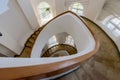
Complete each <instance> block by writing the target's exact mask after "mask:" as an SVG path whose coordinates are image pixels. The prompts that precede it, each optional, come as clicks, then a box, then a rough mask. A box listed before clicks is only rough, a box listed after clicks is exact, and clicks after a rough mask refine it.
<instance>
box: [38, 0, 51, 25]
mask: <svg viewBox="0 0 120 80" xmlns="http://www.w3.org/2000/svg"><path fill="white" fill-rule="evenodd" d="M38 11H39V17H40V19H41V24H42V25H43V24H45V23H46V22H48V21H49V20H50V19H52V18H53V16H52V11H51V8H50V6H49V4H48V3H46V2H41V3H40V4H39V6H38Z"/></svg>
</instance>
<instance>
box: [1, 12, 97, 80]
mask: <svg viewBox="0 0 120 80" xmlns="http://www.w3.org/2000/svg"><path fill="white" fill-rule="evenodd" d="M60 33H67V34H69V35H70V36H72V38H73V40H74V44H73V45H68V44H59V46H63V45H64V46H65V47H67V48H68V46H69V48H71V49H73V53H74V54H72V55H71V54H69V55H67V56H58V57H53V56H54V55H53V54H52V55H49V56H51V57H49V56H47V57H43V54H44V53H46V50H45V52H44V51H43V49H44V48H45V46H46V43H48V40H49V39H50V38H51V37H53V36H54V35H57V34H60ZM35 34H38V36H37V38H36V39H35V43H34V45H31V46H32V50H31V51H30V52H31V55H30V58H1V59H0V61H1V62H0V63H1V64H2V65H0V71H1V73H0V75H1V76H0V77H1V78H3V79H20V78H25V77H31V76H32V77H35V76H37V77H38V76H39V78H48V77H54V76H56V75H59V74H64V73H66V72H69V71H71V70H73V69H76V67H78V66H79V65H80V63H81V62H82V61H84V60H86V59H88V58H90V57H91V56H93V55H94V54H95V53H96V52H97V51H98V49H99V42H98V40H97V39H96V37H95V36H94V34H93V33H92V32H91V30H90V29H89V26H87V24H86V23H85V22H84V21H83V19H82V18H81V17H79V16H77V15H76V14H75V13H73V12H70V11H67V12H64V13H62V14H60V15H58V16H56V17H55V18H53V19H52V20H50V21H49V22H48V23H46V24H45V25H44V26H43V27H42V29H41V28H40V32H39V30H38V33H37V32H36V33H35ZM32 37H34V36H32ZM30 41H31V42H32V40H30ZM29 45H30V44H26V46H29ZM56 46H58V45H54V46H52V47H56ZM65 47H64V48H65ZM64 48H63V47H62V49H60V51H59V53H66V54H67V53H70V52H71V51H70V52H69V50H68V51H67V48H66V49H64ZM50 49H52V48H51V47H50ZM53 53H55V54H58V53H57V52H56V51H55V52H54V50H53ZM6 71H7V72H6ZM22 71H25V73H26V74H23V72H22ZM31 72H32V73H31ZM10 73H11V75H9V74H10ZM12 73H16V74H12ZM4 75H5V76H6V77H5V76H4Z"/></svg>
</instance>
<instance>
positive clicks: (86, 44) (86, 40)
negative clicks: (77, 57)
mask: <svg viewBox="0 0 120 80" xmlns="http://www.w3.org/2000/svg"><path fill="white" fill-rule="evenodd" d="M61 32H67V33H68V34H70V35H71V36H72V37H73V39H74V40H75V44H76V47H77V50H78V53H81V52H82V51H85V50H86V49H88V48H89V50H88V51H90V50H92V49H94V47H95V42H94V39H93V36H92V35H91V33H90V32H89V30H88V29H87V28H86V26H85V25H84V23H83V22H81V20H79V19H78V18H77V17H76V16H74V15H73V14H71V13H67V14H65V15H62V16H60V17H58V18H56V19H55V20H53V21H52V22H50V23H49V24H48V25H46V27H45V28H44V29H43V30H42V32H41V33H40V35H39V36H38V38H37V40H36V42H35V45H34V47H33V50H32V54H31V57H40V55H41V54H42V53H41V52H42V49H43V47H44V45H45V44H46V42H47V41H48V39H49V38H50V37H52V36H53V35H55V34H57V33H61ZM86 52H87V51H86Z"/></svg>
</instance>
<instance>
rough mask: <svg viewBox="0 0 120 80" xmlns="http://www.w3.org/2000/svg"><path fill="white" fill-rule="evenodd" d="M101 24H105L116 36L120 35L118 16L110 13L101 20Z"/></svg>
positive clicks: (119, 19)
mask: <svg viewBox="0 0 120 80" xmlns="http://www.w3.org/2000/svg"><path fill="white" fill-rule="evenodd" d="M102 24H103V25H105V26H106V27H107V28H108V29H109V30H110V31H111V32H112V33H113V34H114V35H115V36H116V37H119V36H120V17H116V16H113V15H110V16H108V17H106V18H105V19H104V20H103V22H102Z"/></svg>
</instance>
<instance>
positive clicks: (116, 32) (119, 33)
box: [113, 29, 120, 37]
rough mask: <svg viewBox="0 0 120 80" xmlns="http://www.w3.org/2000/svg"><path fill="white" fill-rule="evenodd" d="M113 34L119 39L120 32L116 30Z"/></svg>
mask: <svg viewBox="0 0 120 80" xmlns="http://www.w3.org/2000/svg"><path fill="white" fill-rule="evenodd" d="M113 34H114V35H115V36H116V37H119V36H120V30H118V29H115V30H114V31H113Z"/></svg>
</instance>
